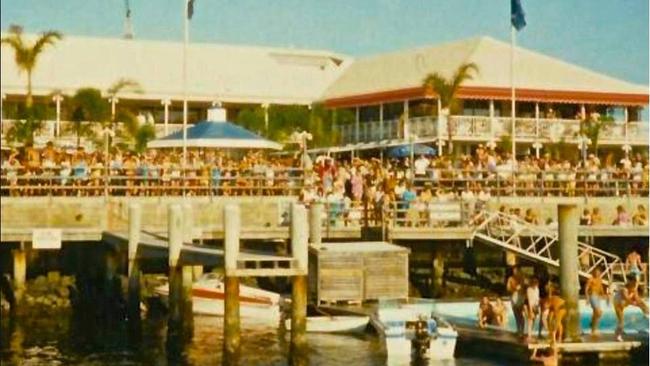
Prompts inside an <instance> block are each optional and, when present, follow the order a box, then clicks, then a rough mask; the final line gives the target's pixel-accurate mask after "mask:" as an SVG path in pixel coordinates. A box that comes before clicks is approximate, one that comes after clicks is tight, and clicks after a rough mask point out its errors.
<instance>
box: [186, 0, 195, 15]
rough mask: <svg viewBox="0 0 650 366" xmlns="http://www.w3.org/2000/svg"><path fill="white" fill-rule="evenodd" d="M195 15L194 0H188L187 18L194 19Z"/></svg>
mask: <svg viewBox="0 0 650 366" xmlns="http://www.w3.org/2000/svg"><path fill="white" fill-rule="evenodd" d="M192 15H194V0H187V19H192Z"/></svg>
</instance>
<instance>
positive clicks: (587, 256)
mask: <svg viewBox="0 0 650 366" xmlns="http://www.w3.org/2000/svg"><path fill="white" fill-rule="evenodd" d="M473 223H474V225H475V227H474V231H473V233H472V238H474V239H479V240H481V241H482V242H485V243H487V244H491V245H496V246H498V247H501V248H502V249H505V250H509V251H512V252H514V253H515V254H517V255H519V256H522V257H525V258H527V259H530V260H533V261H536V262H541V263H544V264H546V265H548V266H551V267H558V268H559V266H560V261H559V258H558V256H559V244H558V242H559V234H558V231H557V230H554V229H552V228H547V227H543V226H538V225H533V224H531V223H529V222H526V221H524V220H523V219H521V218H520V217H518V216H514V215H509V214H506V213H503V212H488V211H483V212H482V213H480V214H479V215H478V216H476V217H475V218H474V219H473ZM578 260H579V262H580V264H579V269H578V273H579V274H580V276H582V277H585V278H591V272H592V271H593V270H594V269H595V268H600V270H601V276H600V277H601V279H602V280H603V283H604V284H606V285H608V284H613V283H616V282H619V283H620V282H623V283H624V282H626V278H625V270H624V266H623V262H622V261H621V259H620V258H619V257H618V256H616V255H614V254H612V253H609V252H606V251H604V250H601V249H598V248H596V247H594V246H591V245H588V244H585V243H582V242H578Z"/></svg>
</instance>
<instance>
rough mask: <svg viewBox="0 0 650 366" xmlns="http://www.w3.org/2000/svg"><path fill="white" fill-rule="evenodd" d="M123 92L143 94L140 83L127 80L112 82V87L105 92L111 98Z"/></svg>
mask: <svg viewBox="0 0 650 366" xmlns="http://www.w3.org/2000/svg"><path fill="white" fill-rule="evenodd" d="M124 90H130V91H131V92H133V93H137V94H142V93H143V92H144V90H143V89H142V86H141V85H140V83H138V82H137V81H136V80H133V79H128V78H121V79H119V80H118V81H116V82H114V83H113V85H111V86H110V87H109V88H108V90H107V92H108V94H110V95H112V96H116V95H117V94H118V93H119V92H121V91H124Z"/></svg>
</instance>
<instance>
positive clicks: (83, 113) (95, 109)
mask: <svg viewBox="0 0 650 366" xmlns="http://www.w3.org/2000/svg"><path fill="white" fill-rule="evenodd" d="M70 103H71V107H72V108H71V109H72V114H71V120H72V124H71V125H70V127H69V128H68V130H69V132H73V133H74V134H75V135H76V136H77V146H79V145H80V144H81V138H82V137H84V138H88V139H91V140H96V139H97V136H96V135H97V134H96V132H95V130H96V126H98V125H105V124H106V121H107V120H108V118H109V116H110V108H109V106H108V104H107V103H106V100H105V99H103V98H102V93H101V92H100V91H99V90H98V89H95V88H81V89H79V90H77V92H76V93H75V95H74V96H73V97H72V100H71V101H70Z"/></svg>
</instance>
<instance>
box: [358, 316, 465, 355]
mask: <svg viewBox="0 0 650 366" xmlns="http://www.w3.org/2000/svg"><path fill="white" fill-rule="evenodd" d="M370 323H371V324H372V325H373V327H374V328H375V330H376V331H377V333H378V334H379V336H380V337H381V338H382V339H383V341H384V346H385V351H386V355H387V357H388V359H389V360H390V359H400V360H402V359H410V358H414V357H415V358H422V359H429V360H451V359H453V358H454V351H455V349H456V338H457V337H458V332H456V330H455V329H454V328H453V327H452V326H451V325H450V324H449V323H447V322H446V321H444V320H443V319H441V318H439V317H435V316H433V315H432V314H431V313H430V312H423V311H422V309H421V308H420V309H419V308H417V307H411V306H410V305H401V306H399V307H397V308H388V309H379V310H377V313H376V314H375V316H373V317H372V318H371V320H370Z"/></svg>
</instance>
